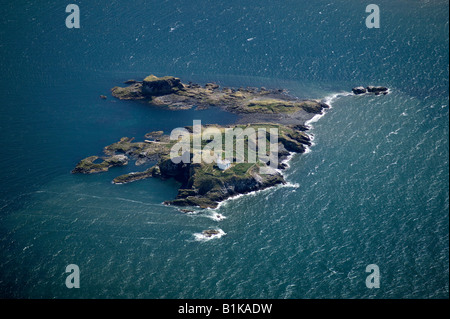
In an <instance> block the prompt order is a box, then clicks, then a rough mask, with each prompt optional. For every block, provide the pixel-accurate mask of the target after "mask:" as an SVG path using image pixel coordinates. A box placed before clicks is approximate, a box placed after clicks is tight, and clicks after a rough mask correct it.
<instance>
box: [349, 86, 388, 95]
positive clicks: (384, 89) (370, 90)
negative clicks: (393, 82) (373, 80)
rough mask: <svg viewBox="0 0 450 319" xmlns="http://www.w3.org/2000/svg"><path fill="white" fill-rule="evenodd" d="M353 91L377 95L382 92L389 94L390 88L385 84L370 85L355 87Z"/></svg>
mask: <svg viewBox="0 0 450 319" xmlns="http://www.w3.org/2000/svg"><path fill="white" fill-rule="evenodd" d="M352 91H353V93H354V94H355V95H360V94H366V93H373V94H375V95H380V94H388V92H389V89H388V88H387V87H385V86H368V87H366V88H365V87H362V86H358V87H354V88H353V89H352Z"/></svg>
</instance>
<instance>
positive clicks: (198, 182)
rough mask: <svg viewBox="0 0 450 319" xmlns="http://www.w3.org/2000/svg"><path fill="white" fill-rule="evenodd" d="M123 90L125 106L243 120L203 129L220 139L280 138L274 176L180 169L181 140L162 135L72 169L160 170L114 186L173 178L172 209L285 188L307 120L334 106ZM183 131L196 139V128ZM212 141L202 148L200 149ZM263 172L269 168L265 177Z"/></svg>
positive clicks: (216, 91)
mask: <svg viewBox="0 0 450 319" xmlns="http://www.w3.org/2000/svg"><path fill="white" fill-rule="evenodd" d="M125 84H128V86H126V87H114V88H112V89H111V92H112V95H113V96H114V97H116V98H118V99H121V100H139V101H141V102H143V103H147V104H148V105H149V106H153V107H155V106H157V107H166V108H169V109H171V110H182V109H188V108H192V107H196V108H197V109H202V108H209V107H219V108H221V109H223V110H226V111H228V112H233V113H237V114H239V115H240V119H239V120H238V123H236V124H235V125H229V126H220V125H206V126H202V128H208V127H209V128H211V127H214V128H215V129H217V130H219V131H221V132H223V131H224V130H226V129H231V128H232V129H235V128H242V129H247V128H251V129H254V130H258V129H266V130H269V129H271V128H272V129H277V131H278V145H277V146H278V152H277V156H278V162H277V163H279V164H278V167H277V168H276V169H273V167H272V168H271V169H270V168H269V166H268V165H267V163H264V162H262V161H258V162H255V163H247V162H244V163H236V162H234V161H233V162H232V163H231V164H230V165H229V167H227V169H223V168H222V169H221V168H220V167H218V164H217V163H216V162H213V163H210V164H207V163H192V162H191V163H184V162H179V163H174V161H173V160H172V159H171V158H170V156H169V155H170V150H171V148H172V147H173V146H174V144H175V143H176V142H177V141H176V140H172V139H170V136H169V135H167V134H164V132H162V131H156V132H150V133H147V134H146V135H145V139H144V141H140V142H135V141H134V138H129V137H122V138H121V139H120V140H119V141H117V142H116V143H113V144H111V145H108V146H106V147H105V148H104V149H103V155H102V156H89V157H87V158H85V159H83V160H81V161H80V162H79V163H78V164H77V165H76V167H75V168H74V169H73V170H72V173H82V174H93V173H100V172H105V171H107V170H109V169H110V168H111V167H114V166H124V165H128V163H129V161H130V160H134V161H135V165H136V166H139V165H142V164H144V163H155V164H154V165H153V166H151V167H150V168H148V169H146V170H144V171H140V172H133V173H129V174H125V175H121V176H117V177H116V178H114V180H113V183H115V184H125V183H130V182H134V181H138V180H142V179H145V178H160V179H163V180H164V179H168V178H174V179H175V180H177V181H178V182H180V183H181V186H180V189H179V190H178V195H177V196H176V198H175V199H172V200H167V201H166V202H165V204H167V205H176V206H199V207H201V208H208V207H210V208H215V207H217V205H218V203H219V202H221V201H223V200H225V199H227V198H229V197H231V196H234V195H237V194H245V193H248V192H252V191H256V190H260V189H264V188H268V187H271V186H274V185H278V184H283V183H286V182H285V180H284V178H283V175H282V174H281V170H282V169H284V168H285V167H286V165H285V164H283V161H284V160H286V159H287V158H288V156H289V155H290V154H291V153H303V152H305V150H306V148H305V147H306V146H309V145H310V144H311V141H310V137H309V136H308V135H307V134H306V133H305V131H307V130H308V127H307V126H305V121H306V120H308V119H311V118H312V117H313V116H314V115H316V114H321V113H322V111H323V109H324V108H328V107H329V106H328V105H327V104H326V103H324V102H322V101H320V100H301V99H298V98H296V97H293V96H290V95H288V94H287V92H285V91H284V90H281V89H277V90H268V89H265V88H221V87H220V86H219V85H217V84H215V83H207V84H206V85H204V86H201V85H198V84H193V83H188V84H184V83H182V82H181V80H180V79H179V78H176V77H173V76H164V77H156V76H154V75H150V76H148V77H146V78H145V79H144V80H143V81H136V80H128V81H126V82H125ZM358 93H359V91H358ZM358 93H356V92H355V94H358ZM185 128H186V129H187V130H189V131H190V132H192V126H186V127H185ZM192 138H194V137H192ZM239 138H240V139H242V141H241V142H242V143H243V144H244V145H245V149H247V146H248V143H249V139H248V138H247V137H245V136H241V137H236V140H235V142H234V143H238V140H239ZM207 142H208V141H202V146H203V145H204V144H206V143H207ZM265 142H266V143H268V144H270V142H271V141H269V139H268V137H267V138H266V139H265ZM258 143H261V140H258ZM263 143H264V141H263ZM197 151H198V150H195V149H194V148H192V147H191V149H190V152H189V157H190V158H192V157H193V156H194V154H195V153H196V152H197ZM234 159H235V158H234ZM261 167H265V168H268V169H267V170H265V171H264V173H261V169H260V168H261Z"/></svg>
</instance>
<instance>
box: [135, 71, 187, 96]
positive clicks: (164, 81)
mask: <svg viewBox="0 0 450 319" xmlns="http://www.w3.org/2000/svg"><path fill="white" fill-rule="evenodd" d="M182 88H183V84H181V81H180V79H179V78H176V77H173V76H164V77H161V78H158V77H156V76H154V75H149V76H147V77H146V78H145V79H144V81H143V82H142V93H143V94H144V95H145V96H159V95H167V94H171V93H175V92H177V91H178V90H180V89H182Z"/></svg>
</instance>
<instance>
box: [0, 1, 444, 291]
mask: <svg viewBox="0 0 450 319" xmlns="http://www.w3.org/2000/svg"><path fill="white" fill-rule="evenodd" d="M70 3H76V4H77V5H78V7H79V12H80V28H67V27H66V18H67V17H68V15H69V13H67V12H66V6H67V5H68V4H70ZM369 4H371V1H362V0H352V1H345V0H315V1H305V0H295V1H293V0H284V1H269V0H260V1H245V0H240V1H236V0H227V1H212V0H196V1H181V0H170V1H167V0H158V1H143V0H129V1H118V0H110V1H87V0H77V1H56V0H43V1H26V0H18V1H2V4H1V6H0V16H1V17H2V19H1V21H0V74H1V76H0V81H1V85H0V147H1V156H0V181H1V184H0V297H1V298H20V299H22V298H24V299H28V298H37V299H40V298H45V299H48V298H55V299H60V298H63V299H65V298H70V299H72V298H75V299H77V298H88V299H90V298H99V299H109V298H118V299H134V298H136V299H137V298H145V299H160V298H161V299H162V298H165V299H178V298H180V299H181V298H188V299H191V298H213V299H215V298H227V299H228V298H230V299H241V298H242V299H246V298H256V299H260V298H261V299H335V298H336V299H371V298H374V299H397V298H405V299H412V298H414V299H417V298H418V299H422V298H423V299H428V298H439V299H440V298H449V3H448V1H442V0H395V1H392V0H389V1H388V0H378V1H377V5H378V7H379V17H380V27H379V28H368V27H367V25H366V18H367V17H368V16H369V14H371V13H368V12H366V7H367V6H368V5H369ZM149 74H154V75H157V76H163V75H173V76H177V77H180V78H181V80H182V81H183V82H189V81H192V82H196V83H200V84H205V83H207V82H216V83H217V84H219V85H221V86H226V87H246V86H251V87H261V86H264V87H266V88H285V89H287V90H288V91H289V93H290V94H291V95H294V96H297V97H299V98H316V99H323V100H326V101H328V102H329V103H330V105H331V106H332V107H331V108H330V109H328V110H327V111H326V113H325V114H324V115H323V116H321V117H315V118H314V119H313V120H312V121H310V122H309V125H310V126H311V129H310V131H309V134H311V135H312V136H313V138H314V140H313V145H312V146H311V147H310V148H309V149H308V152H307V153H305V154H297V155H294V156H293V157H292V159H291V160H290V161H289V168H287V169H286V171H285V172H284V174H285V178H286V180H287V181H288V183H287V184H286V185H283V186H278V187H274V188H269V189H266V190H263V191H258V192H255V193H251V194H248V195H243V196H238V197H236V198H233V199H230V200H227V201H225V202H223V203H221V205H220V206H219V207H218V208H217V209H207V210H200V209H198V210H195V211H194V212H192V213H182V212H180V211H179V210H177V209H176V208H175V207H171V206H165V205H163V204H162V202H163V201H165V200H170V199H173V198H174V197H175V196H176V194H177V190H178V187H179V186H180V184H179V183H177V182H176V181H174V180H165V181H161V180H159V179H147V180H143V181H138V182H134V183H130V184H126V185H114V184H112V183H111V181H112V179H113V178H114V177H116V176H118V175H121V174H124V173H127V172H132V171H139V170H144V169H145V168H146V167H148V166H145V165H144V166H139V167H136V166H134V164H132V163H131V164H130V165H128V166H127V167H120V168H112V169H110V171H108V172H106V173H102V174H92V175H77V174H71V170H72V169H73V168H74V166H75V165H76V164H77V163H78V161H80V160H81V159H82V158H85V157H87V156H91V155H101V154H102V149H103V147H104V146H105V145H109V144H111V143H113V142H116V141H118V140H119V139H120V138H121V137H124V136H127V137H135V138H136V140H143V139H144V134H145V133H147V132H151V131H155V130H163V131H164V132H165V133H170V131H171V130H172V129H173V128H175V127H180V126H185V125H192V121H193V120H194V119H197V120H202V123H204V124H207V123H218V124H231V123H234V122H235V121H236V120H237V115H235V114H231V113H227V112H224V111H220V110H218V109H216V108H210V109H207V110H195V109H191V110H182V111H168V110H165V109H163V108H158V107H152V106H151V105H146V104H143V103H138V102H135V101H119V100H117V99H115V98H114V97H112V96H111V93H110V89H111V88H112V87H114V86H116V85H119V86H120V85H123V84H122V83H123V82H124V81H126V80H128V79H136V80H140V79H142V78H143V77H145V76H147V75H149ZM359 85H362V86H367V85H382V86H387V87H389V89H390V93H389V94H388V95H384V96H374V95H358V96H355V95H352V94H350V93H351V89H352V87H355V86H359ZM100 95H106V96H107V99H101V98H100ZM205 229H216V230H218V231H219V234H218V235H217V236H213V237H211V238H207V237H205V236H203V235H202V231H203V230H205ZM68 265H76V266H78V269H79V288H68V285H66V283H67V280H68V279H70V278H71V277H69V276H72V275H73V273H71V272H66V267H67V266H68ZM369 265H376V266H377V269H378V272H377V274H379V276H377V278H374V277H370V276H373V275H374V272H375V270H374V272H371V271H370V270H369V271H366V270H368V268H367V267H368V266H369ZM369 268H370V267H369ZM370 269H373V268H370ZM371 278H372V279H371ZM371 280H373V281H371ZM375 280H377V282H378V283H379V285H378V287H374V286H373V285H372V286H371V285H370V282H375ZM367 281H369V284H368V283H367ZM73 282H75V279H74V281H73ZM69 286H70V285H69Z"/></svg>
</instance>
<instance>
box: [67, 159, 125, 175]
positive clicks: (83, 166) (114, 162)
mask: <svg viewBox="0 0 450 319" xmlns="http://www.w3.org/2000/svg"><path fill="white" fill-rule="evenodd" d="M98 159H100V158H99V157H98V156H90V157H87V158H85V159H83V160H81V161H80V162H79V163H78V164H77V165H76V166H75V168H74V169H73V170H72V173H82V174H93V173H100V172H106V171H107V170H108V169H109V168H110V167H113V166H124V165H127V164H128V157H127V156H125V155H113V156H110V157H104V158H102V159H101V160H102V161H101V162H100V163H94V162H95V161H97V160H98Z"/></svg>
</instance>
